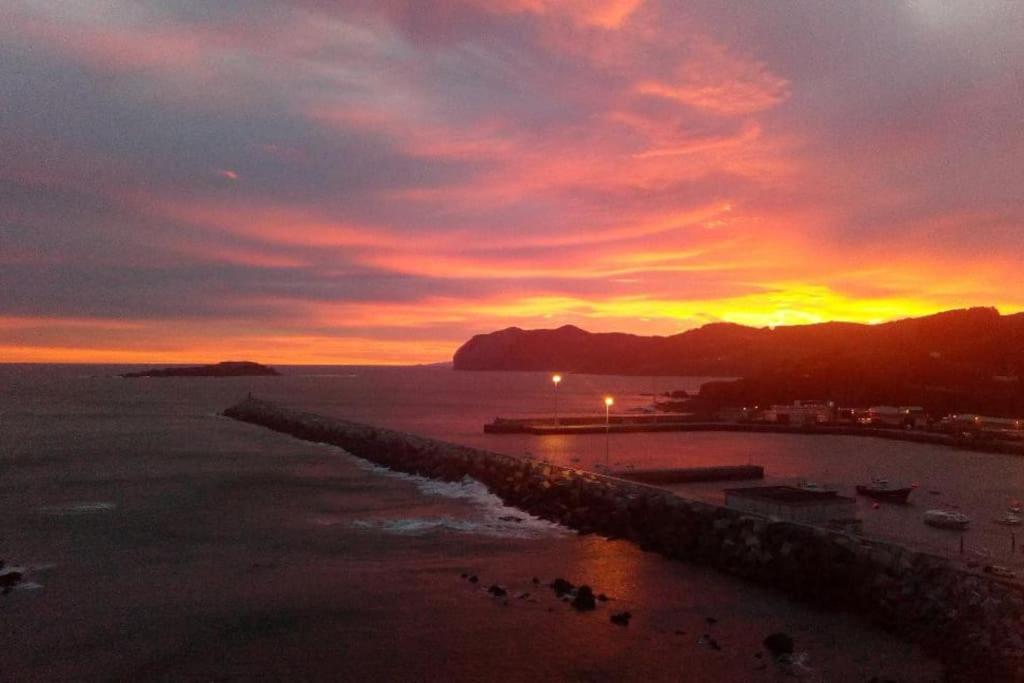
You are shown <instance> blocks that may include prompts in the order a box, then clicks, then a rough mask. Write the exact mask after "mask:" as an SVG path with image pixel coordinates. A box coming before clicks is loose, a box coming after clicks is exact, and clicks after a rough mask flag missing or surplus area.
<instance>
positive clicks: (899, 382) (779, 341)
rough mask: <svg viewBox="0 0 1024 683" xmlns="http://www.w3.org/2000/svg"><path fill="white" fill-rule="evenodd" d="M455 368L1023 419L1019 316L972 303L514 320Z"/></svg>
mask: <svg viewBox="0 0 1024 683" xmlns="http://www.w3.org/2000/svg"><path fill="white" fill-rule="evenodd" d="M454 367H455V369H456V370H548V371H560V372H577V373H593V374H622V375H648V374H650V375H711V376H723V377H729V376H732V377H742V378H743V379H742V380H739V381H735V382H716V383H712V384H707V385H705V386H704V388H702V390H701V393H700V396H699V397H698V398H697V399H696V400H695V401H694V404H695V405H694V407H697V408H700V407H706V408H709V409H713V408H718V407H723V406H727V405H744V404H755V403H772V402H781V401H790V400H794V399H801V398H820V399H830V400H835V401H838V402H840V403H843V404H845V405H866V404H884V403H894V404H904V405H905V404H913V405H923V406H925V407H926V408H929V409H931V410H933V411H935V412H951V411H961V412H968V411H970V412H986V413H993V414H1006V415H1019V414H1024V385H1022V382H1021V379H1020V377H1021V375H1024V314H1016V315H1008V316H1003V315H1000V314H999V312H998V311H996V310H995V309H993V308H971V309H963V310H955V311H947V312H945V313H939V314H936V315H932V316H927V317H923V318H909V319H906V320H899V321H895V322H889V323H883V324H880V325H861V324H854V323H835V322H832V323H822V324H818V325H800V326H790V327H777V328H774V329H769V328H752V327H744V326H741V325H733V324H724V323H716V324H712V325H706V326H704V327H701V328H699V329H695V330H690V331H687V332H684V333H682V334H678V335H673V336H669V337H640V336H635V335H629V334H618V333H613V334H592V333H589V332H586V331H584V330H581V329H579V328H577V327H572V326H566V327H561V328H558V329H556V330H531V331H526V330H521V329H518V328H509V329H506V330H501V331H499V332H493V333H491V334H485V335H478V336H476V337H473V338H472V339H470V340H469V341H468V342H466V343H465V344H464V345H463V346H462V347H461V348H459V350H458V351H456V353H455V358H454Z"/></svg>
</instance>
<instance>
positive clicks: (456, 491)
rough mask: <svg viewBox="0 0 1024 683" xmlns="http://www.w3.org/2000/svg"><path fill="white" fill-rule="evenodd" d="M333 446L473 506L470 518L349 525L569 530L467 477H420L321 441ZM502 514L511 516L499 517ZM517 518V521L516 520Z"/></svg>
mask: <svg viewBox="0 0 1024 683" xmlns="http://www.w3.org/2000/svg"><path fill="white" fill-rule="evenodd" d="M321 445H323V446H328V447H330V448H334V449H336V450H338V451H340V452H342V453H345V454H346V455H348V456H349V457H351V458H353V459H354V460H355V462H356V463H357V464H358V465H359V466H360V467H361V468H363V469H365V470H367V471H369V472H372V473H374V474H376V475H380V476H385V477H390V478H392V479H399V480H401V481H406V482H409V483H410V484H413V485H414V486H415V487H416V489H417V490H418V491H419V492H420V493H421V494H422V495H425V496H438V497H441V498H451V499H454V500H464V501H466V502H468V503H470V504H471V505H472V506H473V509H474V510H475V512H476V513H477V514H476V515H474V516H473V517H472V518H465V519H457V518H454V517H450V516H441V517H414V518H407V519H381V520H356V521H355V522H353V523H352V526H355V527H358V528H364V529H377V530H380V531H384V532H386V533H394V534H402V535H409V534H424V533H432V532H435V531H449V532H457V533H472V534H480V535H484V536H499V537H505V538H540V537H543V536H552V535H556V536H557V535H564V534H568V533H570V532H569V530H568V529H567V528H566V527H564V526H562V525H560V524H555V523H554V522H549V521H547V520H544V519H541V518H539V517H534V516H533V515H531V514H529V513H526V512H523V511H522V510H520V509H518V508H514V507H509V506H508V505H505V503H504V502H502V500H501V498H499V497H498V496H496V495H494V494H493V493H491V492H490V491H488V490H487V487H486V486H484V485H483V484H481V483H480V482H478V481H477V480H475V479H472V478H470V477H463V478H462V480H461V481H440V480H438V479H430V478H428V477H421V476H419V475H416V474H406V473H405V472H396V471H395V470H392V469H389V468H387V467H381V466H380V465H375V464H374V463H372V462H370V461H369V460H365V459H363V458H360V457H358V456H354V455H352V454H351V453H349V452H348V451H345V450H344V449H341V448H338V447H337V446H331V445H330V444H321ZM502 517H508V518H514V519H501V518H502ZM516 520H519V521H516ZM314 523H316V524H321V525H329V524H333V523H335V522H333V521H326V520H325V519H323V518H320V519H318V520H315V522H314Z"/></svg>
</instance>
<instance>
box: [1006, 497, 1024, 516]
mask: <svg viewBox="0 0 1024 683" xmlns="http://www.w3.org/2000/svg"><path fill="white" fill-rule="evenodd" d="M1009 509H1010V512H1012V513H1013V514H1015V515H1019V514H1020V513H1022V512H1024V504H1022V503H1021V502H1020V501H1019V500H1013V501H1010V508H1009Z"/></svg>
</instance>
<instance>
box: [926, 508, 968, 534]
mask: <svg viewBox="0 0 1024 683" xmlns="http://www.w3.org/2000/svg"><path fill="white" fill-rule="evenodd" d="M924 523H925V524H928V525H930V526H935V527H939V528H940V529H966V528H967V527H968V525H970V523H971V518H970V517H968V516H967V515H965V514H964V513H962V512H954V511H952V510H928V511H927V512H926V513H924Z"/></svg>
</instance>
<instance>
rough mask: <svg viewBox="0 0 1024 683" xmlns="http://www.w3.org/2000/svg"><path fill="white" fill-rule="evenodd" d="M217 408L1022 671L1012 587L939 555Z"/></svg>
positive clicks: (406, 442)
mask: <svg viewBox="0 0 1024 683" xmlns="http://www.w3.org/2000/svg"><path fill="white" fill-rule="evenodd" d="M224 414H225V415H226V416H228V417H231V418H234V419H237V420H242V421H245V422H250V423H253V424H257V425H262V426H264V427H268V428H270V429H274V430H276V431H279V432H284V433H287V434H291V435H293V436H296V437H298V438H301V439H306V440H309V441H315V442H323V443H330V444H333V445H336V446H340V447H341V448H344V449H345V450H347V451H349V452H350V453H352V454H354V455H357V456H359V457H362V458H365V459H367V460H370V461H372V462H375V463H377V464H379V465H384V466H387V467H391V468H393V469H395V470H399V471H402V472H408V473H412V474H418V475H422V476H427V477H433V478H437V479H444V480H448V481H454V480H460V479H462V478H463V477H467V476H468V477H472V478H474V479H476V480H478V481H480V482H482V483H483V484H485V485H486V486H487V487H488V489H490V491H491V492H493V493H494V494H495V495H497V496H499V497H500V498H502V500H504V501H505V502H506V503H507V504H509V505H514V506H517V507H519V508H521V509H523V510H525V511H527V512H529V513H531V514H533V515H536V516H538V517H542V518H544V519H548V520H552V521H556V522H559V523H561V524H564V525H566V526H568V527H571V528H573V529H576V530H578V531H579V532H580V533H600V534H604V535H607V536H615V537H619V538H624V539H627V540H630V541H632V542H634V543H636V544H637V545H639V546H640V547H641V548H643V549H645V550H649V551H653V552H657V553H660V554H661V555H663V556H665V557H667V558H670V559H675V560H686V561H691V562H699V563H702V564H705V565H708V566H711V567H715V568H717V569H719V570H721V571H723V572H727V573H729V574H733V575H735V576H739V577H742V578H744V579H747V580H750V581H753V582H755V583H758V584H762V585H766V586H770V587H773V588H776V589H778V590H780V591H783V592H785V593H787V594H789V595H790V596H792V597H793V598H795V599H798V600H803V601H808V602H812V603H815V604H817V605H819V606H821V607H823V608H827V609H843V610H848V611H851V612H857V613H859V614H861V615H863V616H864V617H865V618H867V619H869V620H871V621H873V622H876V623H878V624H880V625H882V626H883V627H885V628H887V629H889V630H891V631H892V632H894V633H897V634H899V635H901V636H902V637H904V638H906V639H908V640H911V641H914V642H917V643H919V644H921V645H922V646H923V647H924V648H925V649H926V650H927V651H929V652H931V653H932V654H934V655H935V656H937V657H938V658H940V659H941V660H942V661H943V662H944V663H945V664H946V666H947V668H948V672H949V677H948V678H949V680H962V681H968V680H999V681H1024V635H1022V629H1024V589H1022V587H1021V586H1020V585H1018V584H1015V583H1013V582H1010V581H1007V580H1004V579H1000V578H997V577H995V576H992V575H987V574H980V573H976V572H971V571H967V570H964V569H961V568H960V567H958V566H957V565H955V564H954V563H953V562H951V561H950V560H948V559H946V558H941V557H936V556H934V555H930V554H927V553H923V552H919V551H916V550H913V549H910V548H906V547H902V546H897V545H895V544H891V543H884V542H880V541H871V540H867V539H864V538H861V537H858V536H855V535H849V534H846V533H842V532H839V531H832V530H828V529H824V528H820V527H814V526H806V525H803V524H798V523H792V522H781V521H778V520H775V519H772V518H769V517H763V516H760V515H757V514H751V513H747V512H741V511H738V510H732V509H728V508H725V507H722V506H718V505H711V504H708V503H704V502H700V501H693V500H686V499H683V498H680V497H678V496H676V495H673V494H672V493H670V492H668V491H665V490H663V489H658V488H654V487H650V486H646V485H644V484H641V483H636V482H629V481H625V480H622V479H618V478H615V477H607V476H602V475H599V474H595V473H593V472H586V471H582V470H574V469H569V468H565V467H559V466H556V465H552V464H548V463H543V462H536V461H530V460H522V459H519V458H515V457H512V456H507V455H502V454H497V453H491V452H487V451H482V450H479V449H475V448H469V447H466V446H461V445H458V444H451V443H445V442H442V441H438V440H434V439H427V438H423V437H419V436H414V435H411V434H404V433H401V432H397V431H394V430H389V429H382V428H377V427H372V426H369V425H364V424H359V423H355V422H349V421H345V420H340V419H333V418H327V417H323V416H319V415H313V414H309V413H302V412H297V411H293V410H288V409H285V408H281V407H279V406H276V405H273V404H271V403H267V402H263V401H259V400H256V399H247V400H245V401H242V402H241V403H239V404H238V405H235V406H233V407H231V408H229V409H227V410H226V411H225V412H224Z"/></svg>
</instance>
